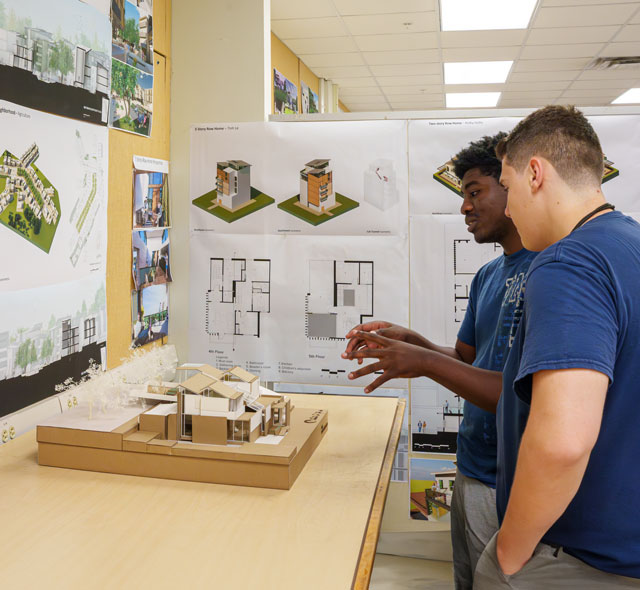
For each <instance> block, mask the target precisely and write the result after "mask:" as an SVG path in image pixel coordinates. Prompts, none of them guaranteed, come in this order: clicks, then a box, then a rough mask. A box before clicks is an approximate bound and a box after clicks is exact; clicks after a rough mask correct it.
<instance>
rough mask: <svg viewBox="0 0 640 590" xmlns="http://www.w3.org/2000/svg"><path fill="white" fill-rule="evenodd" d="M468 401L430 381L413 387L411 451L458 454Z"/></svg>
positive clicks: (418, 382) (421, 381)
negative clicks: (463, 413) (461, 426)
mask: <svg viewBox="0 0 640 590" xmlns="http://www.w3.org/2000/svg"><path fill="white" fill-rule="evenodd" d="M463 404H464V402H463V401H462V400H461V399H460V397H459V396H457V395H456V394H455V393H453V392H451V391H449V390H448V389H446V388H444V387H442V386H441V385H439V384H437V383H435V382H434V381H431V380H427V379H424V380H423V379H420V380H419V381H416V382H415V383H414V384H413V385H412V387H411V448H412V450H413V452H414V453H455V452H456V450H457V448H458V445H457V439H458V430H459V429H460V423H461V422H462V411H463Z"/></svg>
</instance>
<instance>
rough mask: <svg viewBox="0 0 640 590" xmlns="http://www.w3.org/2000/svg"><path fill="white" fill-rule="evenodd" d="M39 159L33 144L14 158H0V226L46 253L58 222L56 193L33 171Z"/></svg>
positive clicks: (38, 153) (46, 181) (10, 156)
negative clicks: (18, 156) (0, 224)
mask: <svg viewBox="0 0 640 590" xmlns="http://www.w3.org/2000/svg"><path fill="white" fill-rule="evenodd" d="M39 156H40V151H39V149H38V146H37V144H35V143H33V144H32V145H31V147H29V149H27V151H26V152H24V154H22V156H21V157H20V158H19V159H18V158H17V157H16V156H14V155H13V154H12V153H11V152H9V151H5V152H4V153H3V154H2V157H0V223H2V224H3V225H5V226H6V227H8V228H10V229H12V230H13V231H15V232H16V233H17V234H19V235H21V236H22V237H23V238H25V239H26V240H27V241H28V242H31V243H32V244H33V245H34V246H37V247H38V248H40V249H41V250H43V251H44V252H46V253H47V254H48V253H49V250H50V249H51V244H52V242H53V238H54V236H55V234H56V229H57V227H58V223H60V198H59V195H58V191H57V190H56V188H55V187H54V186H52V184H51V183H50V182H49V181H48V180H47V177H46V176H45V175H44V174H43V173H42V172H41V171H40V170H39V169H38V168H37V166H36V165H35V161H36V160H37V159H38V157H39Z"/></svg>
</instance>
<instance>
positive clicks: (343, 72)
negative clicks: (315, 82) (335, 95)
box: [313, 66, 371, 80]
mask: <svg viewBox="0 0 640 590" xmlns="http://www.w3.org/2000/svg"><path fill="white" fill-rule="evenodd" d="M313 73H314V74H315V75H316V76H320V77H321V78H327V79H331V80H333V78H368V77H370V76H371V72H370V71H369V68H368V66H331V67H329V66H322V67H316V68H313Z"/></svg>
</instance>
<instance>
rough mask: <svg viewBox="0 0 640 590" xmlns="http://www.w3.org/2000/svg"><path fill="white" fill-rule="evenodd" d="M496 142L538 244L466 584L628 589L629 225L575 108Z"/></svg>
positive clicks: (517, 216) (638, 549)
mask: <svg viewBox="0 0 640 590" xmlns="http://www.w3.org/2000/svg"><path fill="white" fill-rule="evenodd" d="M497 153H498V156H499V157H500V158H502V164H503V166H502V177H501V182H502V184H503V185H504V186H505V187H506V189H507V190H508V192H509V198H508V208H507V214H508V215H510V216H511V218H512V219H513V221H514V223H515V224H516V227H517V228H518V230H519V232H520V235H521V237H522V241H523V243H524V245H525V247H527V248H529V249H531V250H535V251H540V254H539V255H538V256H537V258H536V259H535V261H534V262H533V264H532V265H531V269H530V271H529V277H528V279H527V290H526V294H525V305H524V311H523V317H522V321H521V323H520V328H519V330H518V333H517V334H516V338H515V341H514V344H513V347H512V349H511V353H510V355H509V358H508V360H507V363H506V365H505V367H504V372H503V390H502V396H501V399H500V403H499V405H498V414H497V425H498V479H497V505H498V515H499V519H500V521H501V528H500V530H499V532H498V533H497V535H496V536H495V537H494V538H493V539H492V540H491V542H490V543H489V545H488V546H487V547H486V549H485V551H484V553H483V555H482V557H481V558H480V561H479V562H478V566H477V569H476V574H475V583H474V588H477V589H481V590H484V589H491V590H494V589H496V588H519V589H520V588H521V589H524V590H529V589H532V590H533V589H538V588H580V589H581V590H582V589H594V590H595V589H596V588H597V589H603V588H640V508H639V507H638V493H639V492H640V471H639V470H638V469H637V461H638V456H639V454H640V427H639V426H638V418H637V412H638V407H639V404H640V402H639V399H640V398H639V395H640V362H639V361H640V358H639V356H638V355H639V353H638V342H640V225H638V224H637V223H636V222H635V221H634V220H632V219H631V218H629V217H626V216H625V215H622V214H621V213H618V212H616V211H612V209H613V207H612V206H611V205H610V204H608V203H606V202H605V199H604V196H603V194H602V191H601V186H600V185H601V179H602V172H603V156H602V148H601V146H600V142H599V140H598V137H597V135H596V133H595V132H594V130H593V128H592V127H591V125H590V124H589V122H588V121H587V120H586V118H585V117H584V115H582V113H581V112H580V111H578V110H577V109H575V107H563V106H549V107H545V108H544V109H540V110H539V111H536V112H535V113H532V114H531V115H529V116H528V117H527V118H526V119H524V120H523V121H522V122H521V123H519V124H518V125H517V126H516V127H515V129H514V130H513V131H512V132H511V134H510V135H509V137H508V138H507V139H506V140H505V141H504V142H502V143H501V144H499V146H498V150H497Z"/></svg>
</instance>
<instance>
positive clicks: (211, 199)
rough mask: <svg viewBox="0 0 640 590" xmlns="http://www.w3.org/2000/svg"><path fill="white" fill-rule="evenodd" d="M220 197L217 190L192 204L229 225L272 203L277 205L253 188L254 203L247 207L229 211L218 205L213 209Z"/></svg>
mask: <svg viewBox="0 0 640 590" xmlns="http://www.w3.org/2000/svg"><path fill="white" fill-rule="evenodd" d="M217 197H218V191H216V190H215V189H214V190H212V191H209V192H208V193H206V194H204V195H202V196H201V197H198V198H197V199H193V201H192V203H193V204H194V205H195V206H196V207H200V209H202V210H203V211H206V212H207V213H210V214H211V215H215V216H216V217H218V218H219V219H222V221H226V222H227V223H232V222H233V221H237V220H238V219H242V218H243V217H245V216H247V215H249V214H250V213H253V212H254V211H258V210H259V209H262V208H263V207H267V206H268V205H271V203H275V199H272V198H271V197H270V196H268V195H265V194H264V193H261V192H260V191H259V190H258V189H256V188H253V187H251V199H252V201H253V202H252V203H250V204H249V205H247V206H245V207H241V208H240V209H238V210H237V211H229V210H228V209H225V208H224V207H220V206H218V205H216V206H215V207H212V206H213V205H214V203H215V200H216V199H217Z"/></svg>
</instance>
